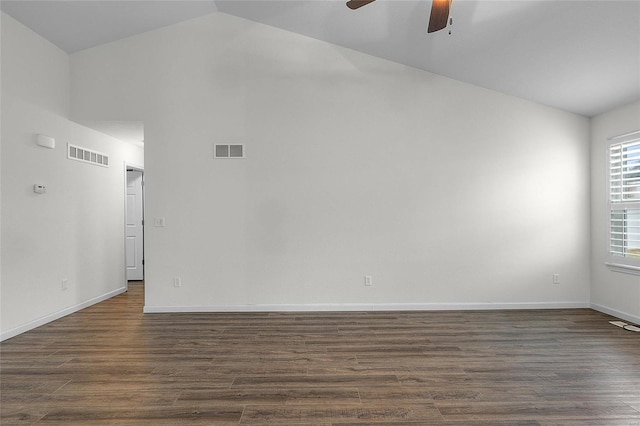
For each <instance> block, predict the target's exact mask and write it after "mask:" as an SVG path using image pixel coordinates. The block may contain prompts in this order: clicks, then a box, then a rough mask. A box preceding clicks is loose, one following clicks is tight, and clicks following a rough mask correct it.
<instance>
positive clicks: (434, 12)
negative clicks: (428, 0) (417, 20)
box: [427, 0, 453, 33]
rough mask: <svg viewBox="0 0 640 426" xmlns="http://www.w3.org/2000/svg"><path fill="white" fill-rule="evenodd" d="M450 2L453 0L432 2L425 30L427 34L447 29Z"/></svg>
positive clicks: (435, 0) (434, 0)
mask: <svg viewBox="0 0 640 426" xmlns="http://www.w3.org/2000/svg"><path fill="white" fill-rule="evenodd" d="M452 2H453V0H433V3H432V4H431V17H430V18H429V27H428V29H427V32H428V33H433V32H436V31H440V30H442V29H444V28H446V27H447V24H448V23H449V11H450V9H451V3H452Z"/></svg>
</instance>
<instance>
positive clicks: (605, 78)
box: [0, 0, 640, 116]
mask: <svg viewBox="0 0 640 426" xmlns="http://www.w3.org/2000/svg"><path fill="white" fill-rule="evenodd" d="M0 7H1V8H2V10H3V11H5V12H6V13H8V14H9V15H11V16H13V17H14V18H15V19H17V20H18V21H21V22H22V23H23V24H25V25H26V26H28V27H30V28H31V29H32V30H34V31H35V32H37V33H39V34H40V35H42V36H43V37H45V38H47V39H48V40H50V41H51V42H52V43H54V44H56V45H57V46H59V47H60V48H62V49H64V50H65V51H67V52H69V53H72V52H75V51H78V50H82V49H86V48H89V47H92V46H95V45H98V44H102V43H106V42H109V41H113V40H117V39H120V38H124V37H128V36H130V35H133V34H136V33H141V32H145V31H149V30H151V29H154V28H158V27H161V26H166V25H170V24H172V23H175V22H179V21H183V20H186V19H190V18H193V17H196V16H201V15H204V14H208V13H213V12H216V11H220V12H225V13H228V14H231V15H235V16H239V17H243V18H246V19H250V20H253V21H257V22H261V23H264V24H267V25H271V26H274V27H278V28H282V29H285V30H288V31H293V32H296V33H299V34H304V35H307V36H310V37H313V38H316V39H319V40H324V41H327V42H330V43H334V44H337V45H341V46H345V47H348V48H352V49H355V50H358V51H361V52H365V53H368V54H371V55H375V56H378V57H381V58H385V59H389V60H391V61H395V62H398V63H402V64H406V65H409V66H412V67H416V68H421V69H424V70H427V71H431V72H434V73H437V74H441V75H445V76H448V77H451V78H454V79H457V80H461V81H464V82H468V83H472V84H475V85H478V86H482V87H486V88H489V89H493V90H497V91H500V92H503V93H507V94H511V95H514V96H518V97H522V98H525V99H530V100H533V101H536V102H539V103H542V104H545V105H550V106H553V107H556V108H560V109H563V110H566V111H571V112H574V113H577V114H582V115H585V116H593V115H596V114H599V113H601V112H604V111H607V110H610V109H612V108H615V107H617V106H621V105H625V104H628V103H630V102H633V101H636V100H639V99H640V0H624V1H613V0H586V1H579V0H567V1H558V0H533V1H527V0H497V1H496V0H492V1H488V0H455V1H454V2H453V5H452V17H453V19H454V25H453V26H452V27H451V30H452V34H451V35H449V34H448V31H446V30H445V31H441V32H438V33H433V34H429V35H428V34H427V33H426V26H427V22H428V20H429V11H430V8H431V0H411V1H409V0H377V1H376V2H374V3H372V4H369V5H367V6H365V7H363V8H361V9H358V10H356V11H352V10H350V9H348V8H347V7H346V6H345V4H344V1H335V0H315V1H313V0H312V1H299V0H280V1H274V0H257V1H249V0H246V1H245V0H231V1H210V0H200V1H189V0H181V1H174V0H163V1H148V0H138V1H117V0H103V1H81V0H76V1H57V0H48V1H25V0H21V1H7V0H3V1H2V2H1V3H0Z"/></svg>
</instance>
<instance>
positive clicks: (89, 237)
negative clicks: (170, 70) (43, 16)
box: [0, 13, 143, 339]
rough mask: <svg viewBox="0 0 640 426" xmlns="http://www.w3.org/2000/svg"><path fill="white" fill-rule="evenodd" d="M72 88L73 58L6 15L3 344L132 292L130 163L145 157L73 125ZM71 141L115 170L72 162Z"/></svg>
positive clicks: (4, 49)
mask: <svg viewBox="0 0 640 426" xmlns="http://www.w3.org/2000/svg"><path fill="white" fill-rule="evenodd" d="M69 89H70V66H69V56H68V55H67V54H66V53H65V52H63V51H61V50H60V49H58V48H56V47H55V46H53V45H51V44H50V43H49V42H47V41H45V40H44V39H42V38H41V37H40V36H38V35H36V34H35V33H33V32H31V31H30V30H28V29H27V28H26V27H24V26H23V25H22V24H20V23H18V22H17V21H15V20H14V19H13V18H11V17H9V16H8V15H6V14H4V13H2V111H1V112H2V130H1V136H2V164H1V167H2V168H1V174H2V178H1V183H2V195H1V198H2V201H1V208H2V215H1V218H2V223H1V229H2V232H1V236H2V244H1V249H2V252H1V256H2V257H1V263H2V273H1V276H2V279H1V287H0V295H1V305H0V308H1V314H0V320H1V329H0V330H1V335H0V338H1V339H6V338H9V337H12V336H14V335H16V334H19V333H20V332H23V331H26V330H28V329H30V328H33V327H35V326H38V325H40V324H43V323H46V322H48V321H51V320H53V319H55V318H58V317H60V316H62V315H64V314H67V313H70V312H73V311H75V310H77V309H80V308H82V307H84V306H87V305H89V304H91V303H95V302H96V301H99V300H102V299H103V298H105V297H109V296H111V295H113V294H116V293H117V292H121V291H123V290H124V289H125V286H126V281H125V279H124V270H125V267H124V185H125V184H124V173H125V172H124V161H125V160H126V161H129V162H132V163H137V164H143V153H142V150H141V149H140V148H137V147H135V146H133V145H129V144H125V143H123V142H120V141H118V140H116V139H113V138H111V137H108V136H106V135H104V134H101V133H98V132H95V131H93V130H91V129H88V128H85V127H83V126H80V125H78V124H76V123H74V122H72V121H69V119H68V111H69ZM38 133H42V134H46V135H49V136H52V137H54V138H55V139H56V147H55V149H47V148H43V147H40V146H37V145H36V142H35V140H36V139H35V138H36V134H38ZM67 143H72V144H75V145H79V146H82V147H87V148H90V149H93V150H95V151H100V152H104V153H106V154H109V155H110V161H111V163H110V167H109V168H103V167H98V166H93V165H89V164H85V163H81V162H77V161H71V160H67V158H66V147H67ZM36 183H38V184H44V185H46V187H47V193H46V194H41V195H37V194H35V193H34V192H33V185H34V184H36ZM63 279H68V289H67V290H62V280H63Z"/></svg>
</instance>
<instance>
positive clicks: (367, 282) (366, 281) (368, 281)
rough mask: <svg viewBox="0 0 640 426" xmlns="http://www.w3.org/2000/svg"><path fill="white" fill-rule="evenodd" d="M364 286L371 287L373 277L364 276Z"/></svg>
mask: <svg viewBox="0 0 640 426" xmlns="http://www.w3.org/2000/svg"><path fill="white" fill-rule="evenodd" d="M364 285H366V286H372V285H373V277H372V276H371V275H365V276H364Z"/></svg>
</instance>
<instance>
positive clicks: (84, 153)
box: [67, 144, 109, 167]
mask: <svg viewBox="0 0 640 426" xmlns="http://www.w3.org/2000/svg"><path fill="white" fill-rule="evenodd" d="M67 147H68V149H67V158H68V159H69V160H76V161H82V162H84V163H91V164H95V165H96V166H102V167H109V156H108V155H107V154H103V153H101V152H97V151H92V150H90V149H86V148H82V147H79V146H76V145H71V144H67Z"/></svg>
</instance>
